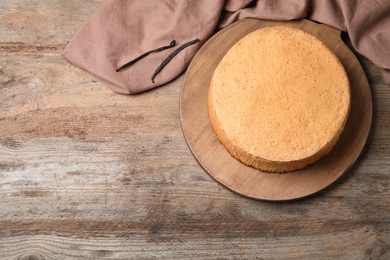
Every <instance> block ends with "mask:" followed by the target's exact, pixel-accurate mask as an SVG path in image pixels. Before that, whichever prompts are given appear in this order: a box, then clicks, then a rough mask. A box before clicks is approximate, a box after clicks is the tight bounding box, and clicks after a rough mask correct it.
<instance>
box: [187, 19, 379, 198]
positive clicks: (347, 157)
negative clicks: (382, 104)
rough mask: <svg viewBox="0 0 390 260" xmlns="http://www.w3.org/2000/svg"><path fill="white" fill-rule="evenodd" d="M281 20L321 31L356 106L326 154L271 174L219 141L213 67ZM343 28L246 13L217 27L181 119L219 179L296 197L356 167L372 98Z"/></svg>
mask: <svg viewBox="0 0 390 260" xmlns="http://www.w3.org/2000/svg"><path fill="white" fill-rule="evenodd" d="M280 25H283V26H290V27H294V28H299V29H301V30H303V31H306V32H308V33H310V34H312V35H314V36H316V37H317V38H318V39H320V40H321V41H322V40H323V42H324V43H325V44H326V45H327V46H328V47H329V48H330V49H331V50H332V51H333V52H334V53H335V54H336V55H337V56H338V58H339V59H340V61H341V63H342V64H343V66H344V68H345V70H346V72H347V74H348V77H349V81H350V85H351V112H350V114H349V118H348V122H347V123H346V126H345V129H344V132H343V134H342V135H341V137H340V140H339V141H338V143H337V144H336V147H335V148H334V149H333V150H332V151H331V152H330V153H329V154H328V155H327V156H325V157H324V158H322V159H321V160H320V161H318V162H316V163H315V164H314V165H311V166H309V167H308V168H305V169H302V170H299V171H294V172H290V173H284V174H270V173H266V172H261V171H259V170H256V169H254V168H251V167H248V166H246V165H244V164H242V163H240V162H239V161H238V160H236V159H235V158H233V157H232V156H231V155H230V154H229V153H228V152H227V150H226V149H225V147H224V146H223V145H222V144H221V143H220V142H219V141H218V139H217V137H216V135H215V133H214V132H213V130H212V128H211V125H210V122H209V118H208V109H207V93H208V89H209V85H210V81H211V78H212V75H213V72H214V69H215V68H216V67H217V65H218V64H219V62H220V60H221V59H222V58H223V56H224V55H225V53H226V52H227V51H228V50H229V49H230V48H231V47H232V46H233V45H234V44H235V43H236V42H237V41H239V40H240V39H242V38H243V37H245V36H246V35H247V34H248V33H250V32H253V31H255V30H258V29H261V28H264V27H268V26H280ZM340 33H341V32H340V31H338V30H336V29H335V28H333V27H330V26H325V25H319V24H316V23H314V22H311V21H308V20H298V21H289V22H278V21H265V20H257V19H245V20H242V21H240V22H237V23H235V24H233V25H232V26H229V27H227V28H225V29H224V30H222V31H220V32H219V33H217V34H216V35H215V36H213V37H212V38H211V39H210V40H209V41H208V42H207V43H206V44H205V45H204V46H203V47H202V48H201V49H200V50H199V52H198V53H197V55H196V56H195V57H194V59H193V61H192V62H191V64H190V66H189V68H188V70H187V73H186V76H185V78H184V82H183V87H182V94H181V100H180V101H181V103H180V104H181V105H180V112H181V121H182V127H183V131H184V134H185V137H186V140H187V142H188V144H189V147H190V148H191V151H192V152H193V154H194V155H195V157H196V158H197V160H198V161H199V162H200V164H201V165H202V166H203V168H205V170H206V171H207V172H208V173H209V174H210V175H211V176H212V177H213V178H214V179H216V180H217V181H218V182H220V183H221V184H223V185H225V186H226V187H228V188H229V189H231V190H233V191H235V192H237V193H239V194H241V195H244V196H247V197H251V198H255V199H263V200H272V201H280V200H292V199H298V198H302V197H306V196H309V195H312V194H315V193H317V192H318V191H320V190H322V189H324V188H326V187H327V186H329V185H331V184H332V183H334V182H335V181H336V180H337V179H338V178H340V177H341V176H342V175H343V174H344V173H345V172H346V171H347V170H348V169H349V168H350V167H351V165H352V164H353V163H354V162H355V161H356V159H357V158H358V156H359V155H360V153H361V151H362V149H363V147H364V144H365V142H366V140H367V136H368V132H369V130H370V126H371V117H372V101H371V93H370V88H369V85H368V81H367V78H366V75H365V74H364V71H363V69H362V67H361V66H360V64H359V62H358V60H357V59H356V57H355V56H354V54H353V53H352V51H350V49H349V48H348V47H347V46H346V45H345V44H344V43H343V42H342V41H341V38H340ZM227 39H228V41H227Z"/></svg>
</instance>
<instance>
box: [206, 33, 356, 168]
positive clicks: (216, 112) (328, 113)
mask: <svg viewBox="0 0 390 260" xmlns="http://www.w3.org/2000/svg"><path fill="white" fill-rule="evenodd" d="M350 98H351V97H350V86H349V81H348V77H347V75H346V72H345V70H344V68H343V66H342V65H341V63H340V61H339V60H338V58H337V57H336V56H335V55H334V54H333V52H332V51H330V50H329V49H328V48H327V47H326V46H325V45H324V44H323V43H322V42H321V41H320V40H318V39H317V38H315V37H314V36H312V35H310V34H308V33H306V32H304V31H301V30H299V29H294V28H290V27H285V26H275V27H266V28H263V29H260V30H257V31H255V32H252V33H250V34H248V35H247V36H245V37H244V38H243V39H241V40H240V41H239V42H237V43H236V44H235V45H234V46H233V47H232V48H231V49H230V50H229V51H228V52H227V53H226V55H225V56H224V57H223V58H222V60H221V62H220V63H219V64H218V66H217V67H216V69H215V71H214V74H213V77H212V80H211V83H210V88H209V93H208V113H209V119H210V123H211V126H212V128H213V130H214V132H215V133H216V135H217V137H218V139H219V141H220V142H221V143H222V144H223V145H224V146H225V148H226V149H227V151H228V152H229V153H230V154H231V155H232V156H233V157H235V158H236V159H238V160H239V161H241V162H242V163H244V164H246V165H249V166H252V167H254V168H257V169H259V170H262V171H266V172H288V171H294V170H298V169H302V168H305V167H307V166H308V165H310V164H313V163H314V162H316V161H317V160H319V159H320V158H321V157H323V156H325V155H326V154H327V153H328V152H329V151H330V150H331V149H332V148H333V147H334V146H335V144H336V143H337V141H338V139H339V137H340V134H341V133H342V131H343V129H344V126H345V123H346V121H347V118H348V114H349V110H350Z"/></svg>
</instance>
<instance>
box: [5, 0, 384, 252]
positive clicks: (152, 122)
mask: <svg viewBox="0 0 390 260" xmlns="http://www.w3.org/2000/svg"><path fill="white" fill-rule="evenodd" d="M99 3H100V0H93V1H82V0H71V1H58V0H54V1H53V0H52V1H49V0H32V1H27V0H21V1H15V0H2V1H1V3H0V24H1V26H0V259H129V258H130V259H161V258H164V259H205V258H207V259H220V258H224V259H255V258H262V259H280V258H286V259H390V214H389V212H390V86H389V85H386V84H385V83H384V81H383V79H382V76H381V74H380V71H379V70H378V68H377V67H376V66H374V65H373V64H372V63H371V62H370V61H368V60H367V59H366V58H364V57H362V56H361V55H359V54H358V53H356V55H357V57H358V59H359V61H360V62H361V64H362V66H363V68H364V70H365V72H366V74H367V77H368V80H369V82H370V88H371V91H372V99H373V121H372V127H371V131H370V134H369V138H368V141H367V144H366V146H365V148H364V150H363V152H362V154H361V156H360V157H359V159H358V161H357V162H356V163H355V164H354V165H353V167H352V168H351V169H350V170H349V171H348V172H347V173H346V175H345V176H344V177H342V178H341V179H340V180H338V181H337V182H336V183H335V184H334V185H332V186H331V187H329V188H327V189H326V190H324V191H322V192H320V193H319V194H317V195H315V196H313V197H310V198H306V199H303V200H298V201H294V202H280V203H271V202H264V201H257V200H252V199H247V198H244V197H241V196H239V195H237V194H235V193H233V192H231V191H229V190H227V189H226V188H224V187H223V186H221V185H220V184H218V183H217V182H215V181H214V180H213V179H212V178H211V177H210V176H209V175H208V174H207V173H206V172H205V171H204V170H203V169H202V168H201V167H200V166H199V164H198V163H197V161H196V160H195V159H194V157H193V155H192V154H191V152H190V150H189V148H188V146H187V144H186V141H185V138H184V136H183V133H182V130H181V124H180V117H179V99H180V90H181V86H182V81H183V75H182V76H180V77H179V78H177V79H176V80H174V81H173V82H171V83H169V84H167V85H165V86H163V87H160V88H157V89H155V90H152V91H148V92H146V93H143V94H139V95H134V96H126V95H118V94H114V93H113V92H111V91H110V90H109V89H108V88H107V87H105V85H104V84H103V83H102V82H100V81H99V80H98V79H97V78H96V77H94V76H92V75H91V74H89V73H87V72H85V71H83V70H81V69H79V68H77V67H75V66H73V65H72V64H70V63H68V62H67V61H65V60H64V59H63V58H62V57H61V51H62V50H63V48H64V47H65V45H66V43H67V42H68V40H69V39H70V37H71V36H72V35H73V34H74V33H75V32H76V30H77V29H78V28H79V26H80V25H81V24H82V22H83V21H84V20H85V19H87V17H88V16H89V15H90V14H91V13H92V12H93V11H94V10H95V8H96V7H97V5H98V4H99ZM343 38H344V39H345V40H346V42H347V43H349V40H348V37H347V36H346V35H344V37H343ZM349 45H350V43H349Z"/></svg>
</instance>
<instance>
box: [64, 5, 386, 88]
mask: <svg viewBox="0 0 390 260" xmlns="http://www.w3.org/2000/svg"><path fill="white" fill-rule="evenodd" d="M244 18H259V19H268V20H283V21H287V20H293V19H301V18H306V19H310V20H313V21H317V22H320V23H324V24H327V25H331V26H333V27H336V28H338V29H340V30H342V31H345V32H347V33H348V35H349V37H350V39H351V42H352V44H353V47H354V48H355V49H356V50H357V51H358V52H359V53H361V54H362V55H364V56H365V57H366V58H368V59H369V60H371V61H372V62H373V63H374V64H375V65H376V66H378V67H379V68H380V69H381V71H382V75H383V77H384V79H385V81H386V83H388V84H390V1H389V0H371V1H367V0H350V1H345V0H328V1H323V0H254V1H253V0H213V1H210V0H197V1H189V0H188V1H179V0H178V1H175V0H103V1H102V3H101V4H100V5H99V7H98V8H97V10H96V11H95V12H94V13H93V14H92V15H91V17H90V18H88V19H87V20H86V21H85V22H84V24H83V25H82V26H81V27H80V29H79V30H78V31H77V32H76V33H75V35H74V36H73V37H72V39H71V40H70V41H69V43H68V44H67V46H66V47H65V49H64V51H63V53H62V54H63V56H64V58H65V59H67V60H68V61H70V62H71V63H73V64H74V65H76V66H78V67H80V68H83V69H85V70H87V71H89V72H90V73H92V74H94V75H96V76H97V77H99V78H100V79H101V80H102V81H104V82H105V83H106V84H107V86H108V87H109V88H110V89H112V90H113V91H114V92H116V93H120V94H135V93H139V92H142V91H146V90H149V89H152V88H155V87H157V86H161V85H163V84H165V83H167V82H169V81H171V80H173V79H175V78H176V77H177V76H179V75H180V74H181V73H182V72H183V71H184V70H185V69H186V68H187V66H188V64H189V62H190V61H191V59H192V57H193V56H194V55H195V53H196V52H197V50H198V49H199V48H200V47H201V46H202V44H203V43H204V42H206V41H207V40H208V39H209V38H210V37H211V36H212V35H213V34H214V33H215V32H216V31H218V30H219V29H221V28H224V27H226V26H228V25H229V24H231V23H233V22H236V21H238V20H241V19H244ZM126 64H127V66H123V65H126ZM121 66H123V68H121ZM118 70H119V71H118Z"/></svg>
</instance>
